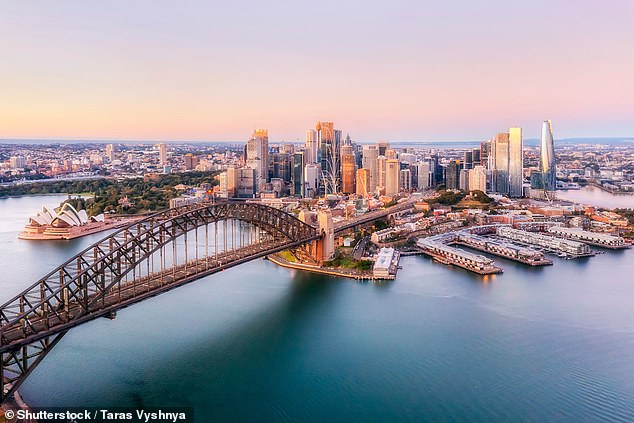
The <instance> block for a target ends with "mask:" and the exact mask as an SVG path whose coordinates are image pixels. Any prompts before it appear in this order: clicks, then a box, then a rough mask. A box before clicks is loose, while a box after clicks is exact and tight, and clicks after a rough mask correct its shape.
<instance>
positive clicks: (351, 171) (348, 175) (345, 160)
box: [341, 136, 357, 194]
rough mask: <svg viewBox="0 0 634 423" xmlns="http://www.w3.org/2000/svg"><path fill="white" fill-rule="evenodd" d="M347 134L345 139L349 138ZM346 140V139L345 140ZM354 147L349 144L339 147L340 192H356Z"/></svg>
mask: <svg viewBox="0 0 634 423" xmlns="http://www.w3.org/2000/svg"><path fill="white" fill-rule="evenodd" d="M349 138H350V136H348V138H347V139H349ZM346 142H347V141H346ZM355 162H356V161H355V156H354V148H353V147H352V145H350V144H346V145H344V146H342V147H341V192H343V193H344V194H353V193H355V192H356V187H355V177H356V173H357V167H356V163H355Z"/></svg>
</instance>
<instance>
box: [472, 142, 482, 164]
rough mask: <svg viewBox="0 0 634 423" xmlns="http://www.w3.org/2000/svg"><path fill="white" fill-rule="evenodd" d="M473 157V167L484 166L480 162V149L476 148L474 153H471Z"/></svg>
mask: <svg viewBox="0 0 634 423" xmlns="http://www.w3.org/2000/svg"><path fill="white" fill-rule="evenodd" d="M471 157H472V159H473V167H475V166H478V165H481V164H482V162H481V161H480V147H475V148H474V149H473V151H472V152H471Z"/></svg>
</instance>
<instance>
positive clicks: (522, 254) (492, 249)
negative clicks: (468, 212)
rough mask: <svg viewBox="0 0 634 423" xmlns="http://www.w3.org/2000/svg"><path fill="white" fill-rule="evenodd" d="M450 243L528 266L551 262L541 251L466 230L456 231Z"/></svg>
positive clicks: (544, 264) (545, 264) (549, 263)
mask: <svg viewBox="0 0 634 423" xmlns="http://www.w3.org/2000/svg"><path fill="white" fill-rule="evenodd" d="M452 243H453V244H459V245H464V246H465V247H469V248H473V249H475V250H479V251H482V252H485V253H489V254H493V255H496V256H499V257H504V258H506V259H509V260H513V261H517V262H520V263H524V264H527V265H529V266H547V265H551V264H553V262H552V260H548V259H547V258H546V257H544V253H542V252H541V251H537V250H534V249H532V248H528V247H522V246H518V245H514V244H512V243H510V242H504V241H501V240H496V239H493V238H486V237H483V236H480V235H476V234H473V233H470V232H469V231H467V230H464V231H460V232H458V234H457V236H456V237H455V238H454V240H453V242H452Z"/></svg>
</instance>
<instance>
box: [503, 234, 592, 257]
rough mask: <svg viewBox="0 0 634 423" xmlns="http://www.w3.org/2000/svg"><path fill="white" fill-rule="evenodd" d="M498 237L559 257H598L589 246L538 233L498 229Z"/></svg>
mask: <svg viewBox="0 0 634 423" xmlns="http://www.w3.org/2000/svg"><path fill="white" fill-rule="evenodd" d="M496 235H497V236H498V237H501V238H505V239H509V240H511V241H513V242H514V243H517V244H520V245H526V246H529V247H534V246H537V247H539V248H542V249H543V250H544V251H547V252H550V253H553V254H555V255H557V256H558V257H562V258H568V259H576V258H582V257H592V256H594V255H596V253H595V252H594V251H592V250H591V249H590V247H589V246H588V245H587V244H584V243H582V242H578V241H573V240H570V239H565V238H558V237H555V236H549V235H544V234H542V233H537V232H528V231H521V230H519V229H513V228H510V227H499V228H497V231H496Z"/></svg>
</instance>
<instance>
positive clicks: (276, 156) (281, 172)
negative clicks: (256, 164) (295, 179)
mask: <svg viewBox="0 0 634 423" xmlns="http://www.w3.org/2000/svg"><path fill="white" fill-rule="evenodd" d="M292 161H293V156H292V155H290V154H286V153H273V154H270V155H269V172H268V180H269V181H270V180H271V179H272V178H276V179H281V180H283V181H284V182H286V183H290V182H291V178H292V173H293V163H292Z"/></svg>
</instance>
